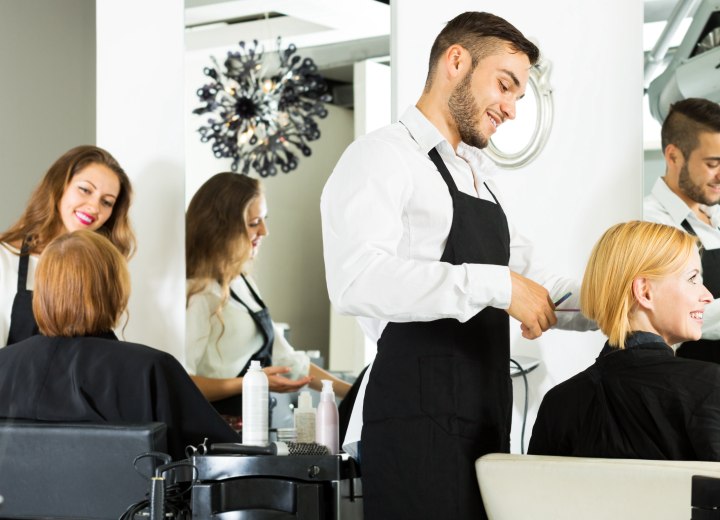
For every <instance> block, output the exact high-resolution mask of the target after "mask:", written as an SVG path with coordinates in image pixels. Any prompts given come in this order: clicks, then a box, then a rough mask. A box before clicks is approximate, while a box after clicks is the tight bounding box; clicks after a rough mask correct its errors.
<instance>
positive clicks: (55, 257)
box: [32, 230, 130, 337]
mask: <svg viewBox="0 0 720 520" xmlns="http://www.w3.org/2000/svg"><path fill="white" fill-rule="evenodd" d="M129 295H130V274H129V273H128V268H127V261H126V260H125V257H124V256H123V255H122V254H121V253H120V251H118V249H117V248H116V247H115V246H114V245H113V244H112V242H110V240H108V239H107V238H105V237H104V236H102V235H101V234H99V233H95V232H93V231H86V230H81V231H74V232H72V233H66V234H64V235H60V236H59V237H57V238H55V239H54V240H53V241H51V242H50V243H49V244H48V245H47V247H46V248H45V250H44V251H43V253H42V255H40V260H39V261H38V266H37V269H36V271H35V290H34V292H33V302H32V307H33V313H34V314H35V319H36V320H37V323H38V328H39V329H40V332H41V333H42V334H44V335H45V336H65V337H74V336H92V335H97V334H102V333H106V332H109V331H111V330H113V328H115V326H116V325H117V323H118V320H119V318H120V315H121V314H122V312H123V311H124V310H125V308H126V307H127V302H128V297H129Z"/></svg>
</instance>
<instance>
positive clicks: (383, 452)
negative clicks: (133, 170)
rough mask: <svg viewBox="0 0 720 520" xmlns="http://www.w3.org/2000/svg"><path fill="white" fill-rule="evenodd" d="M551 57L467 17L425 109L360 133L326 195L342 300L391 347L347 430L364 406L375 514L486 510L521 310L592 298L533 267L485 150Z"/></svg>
mask: <svg viewBox="0 0 720 520" xmlns="http://www.w3.org/2000/svg"><path fill="white" fill-rule="evenodd" d="M538 55H539V51H538V49H537V47H536V46H535V45H534V44H532V43H531V42H530V41H528V40H527V39H526V38H525V37H524V36H523V35H522V34H521V33H520V32H519V31H518V30H517V29H516V28H515V27H513V26H512V25H510V24H509V23H508V22H507V21H505V20H503V19H502V18H499V17H497V16H494V15H492V14H488V13H479V12H467V13H463V14H461V15H459V16H457V17H456V18H454V19H453V20H451V21H450V22H448V23H447V25H446V26H445V28H444V29H443V30H442V31H441V32H440V34H439V35H438V36H437V38H436V40H435V43H434V44H433V46H432V49H431V51H430V63H429V72H428V75H427V80H426V83H425V88H424V91H423V93H422V95H421V97H420V99H419V101H418V102H417V104H416V105H415V106H411V107H410V108H408V109H407V110H406V111H405V113H404V114H403V115H402V117H401V118H400V121H399V122H398V123H395V124H392V125H390V126H387V127H385V128H382V129H380V130H378V131H375V132H373V133H371V134H369V135H366V136H364V137H361V138H359V139H358V140H356V141H355V142H354V143H352V144H351V145H350V146H349V147H348V149H347V150H346V151H345V152H344V154H343V156H342V157H341V158H340V161H339V162H338V164H337V166H336V167H335V170H334V171H333V173H332V175H331V177H330V179H329V180H328V182H327V184H326V186H325V189H324V191H323V194H322V200H321V210H322V225H323V243H324V254H325V265H326V271H327V283H328V291H329V294H330V298H331V300H332V302H333V304H334V305H335V306H336V307H337V308H338V309H339V310H340V311H341V312H344V313H347V314H352V315H355V316H358V317H359V321H360V324H361V326H362V328H363V330H364V332H365V334H366V335H367V336H368V337H369V338H370V339H371V340H372V341H377V345H378V354H377V357H376V358H375V361H374V363H373V365H372V367H371V368H370V370H368V374H369V376H368V374H366V377H365V378H364V380H363V385H365V386H361V388H360V393H359V395H358V398H357V401H356V403H355V407H354V410H353V418H352V419H351V425H350V428H349V430H348V435H347V436H346V438H345V446H349V445H350V444H351V443H352V441H354V440H357V438H358V437H360V435H359V433H360V432H359V431H357V429H356V428H355V427H354V424H356V421H355V419H356V418H357V417H358V416H359V417H361V418H362V433H361V442H360V457H361V461H360V462H361V464H360V465H361V469H362V478H363V500H364V509H365V517H366V518H368V519H372V520H382V519H392V520H401V519H406V518H407V519H425V518H427V519H437V518H453V519H466V518H468V519H469V518H472V519H477V518H484V511H483V507H482V501H481V498H480V492H479V489H478V485H477V479H476V477H475V470H474V464H475V460H476V459H477V458H478V457H480V456H481V455H484V454H486V453H490V452H507V451H509V448H510V445H509V444H510V421H511V413H512V385H511V381H510V376H509V346H510V329H509V317H510V316H512V317H514V318H516V319H517V320H518V321H519V322H520V324H521V330H522V335H523V336H524V337H526V338H531V339H532V338H537V337H538V336H540V335H541V334H542V333H543V331H545V330H547V329H548V328H549V327H551V326H553V325H555V324H556V322H557V321H558V318H557V317H556V315H555V309H554V305H553V301H554V300H557V299H558V298H560V297H561V296H562V295H564V294H566V292H568V291H572V292H573V295H572V297H571V299H570V300H569V301H567V302H566V303H565V304H564V305H568V306H573V307H575V306H576V302H577V297H578V296H579V291H578V289H577V285H576V284H575V283H574V282H573V281H570V280H565V279H561V278H559V277H555V276H551V275H550V274H548V273H547V272H545V271H544V270H542V269H541V268H540V267H539V266H538V265H536V264H535V263H533V262H532V256H533V254H532V246H531V244H530V242H529V241H528V240H527V239H526V238H525V237H523V236H522V235H520V234H519V233H518V231H517V230H516V229H515V227H514V226H513V224H512V222H511V220H510V219H509V218H508V217H507V216H506V214H505V212H504V211H503V208H502V205H501V204H500V202H499V200H500V194H499V193H498V190H497V189H496V188H495V187H492V189H491V186H492V185H491V184H490V182H486V180H487V179H486V173H487V168H488V166H489V165H488V164H487V161H488V159H487V158H486V157H485V156H484V155H483V153H482V152H481V150H480V149H482V148H484V147H485V146H487V144H488V139H489V138H490V137H491V136H492V135H493V134H494V133H495V131H496V130H497V129H498V127H500V126H501V125H502V123H503V122H504V121H506V120H508V119H513V118H514V117H515V108H516V107H515V106H516V103H517V101H518V100H519V99H520V98H521V97H522V96H523V94H524V93H525V87H526V84H527V81H528V75H529V72H530V67H532V66H533V64H535V62H536V61H537V60H538ZM559 314H562V315H563V316H562V317H561V318H562V319H561V321H564V323H563V325H564V326H565V327H566V328H571V327H574V328H585V327H587V325H588V323H587V321H586V320H584V319H583V318H582V317H581V316H579V315H578V314H577V313H559ZM357 422H359V421H357ZM346 449H348V448H346Z"/></svg>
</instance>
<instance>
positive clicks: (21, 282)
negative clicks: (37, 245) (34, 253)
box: [17, 240, 30, 291]
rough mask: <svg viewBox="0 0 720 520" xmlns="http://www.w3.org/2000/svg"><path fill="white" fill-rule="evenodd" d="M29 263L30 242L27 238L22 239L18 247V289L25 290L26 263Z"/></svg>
mask: <svg viewBox="0 0 720 520" xmlns="http://www.w3.org/2000/svg"><path fill="white" fill-rule="evenodd" d="M29 263H30V244H28V241H27V240H23V243H22V247H21V248H20V260H19V262H18V284H17V290H18V291H26V290H27V279H28V264H29Z"/></svg>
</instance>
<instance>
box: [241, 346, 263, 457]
mask: <svg viewBox="0 0 720 520" xmlns="http://www.w3.org/2000/svg"><path fill="white" fill-rule="evenodd" d="M242 388H243V389H242V442H243V444H249V445H253V446H267V445H268V442H269V439H268V378H267V375H265V372H263V371H262V368H261V367H260V361H258V360H252V361H251V362H250V368H248V371H247V372H246V374H245V375H244V376H243V382H242Z"/></svg>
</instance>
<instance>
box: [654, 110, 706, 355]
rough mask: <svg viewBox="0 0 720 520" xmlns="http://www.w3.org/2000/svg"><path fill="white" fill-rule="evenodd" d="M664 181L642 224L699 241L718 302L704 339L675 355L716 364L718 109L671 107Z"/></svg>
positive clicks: (687, 344)
mask: <svg viewBox="0 0 720 520" xmlns="http://www.w3.org/2000/svg"><path fill="white" fill-rule="evenodd" d="M661 144H662V150H663V154H664V156H665V176H664V177H661V178H659V179H658V180H657V181H656V182H655V185H654V186H653V189H652V192H651V193H650V195H648V196H647V197H645V201H644V207H643V210H644V211H643V214H644V218H645V220H650V221H653V222H659V223H661V224H668V225H671V226H675V227H678V228H682V229H684V230H685V231H687V232H688V233H690V234H692V235H695V236H697V237H698V239H699V241H700V244H701V245H702V248H701V257H702V267H703V279H704V284H705V287H707V288H708V290H709V291H710V292H711V293H712V295H713V297H714V298H716V300H715V301H714V302H712V303H711V304H710V305H707V306H706V307H705V315H704V316H703V335H702V339H700V340H699V341H690V342H685V343H683V344H682V345H681V346H680V348H678V350H677V355H678V356H682V357H688V358H695V359H702V360H706V361H715V362H718V363H720V341H718V340H720V300H717V298H718V296H720V229H718V226H720V207H718V202H720V105H718V104H717V103H714V102H712V101H708V100H707V99H697V98H690V99H685V100H682V101H678V102H676V103H675V104H673V105H672V106H671V107H670V112H669V113H668V115H667V117H666V118H665V121H664V122H663V125H662V130H661Z"/></svg>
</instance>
